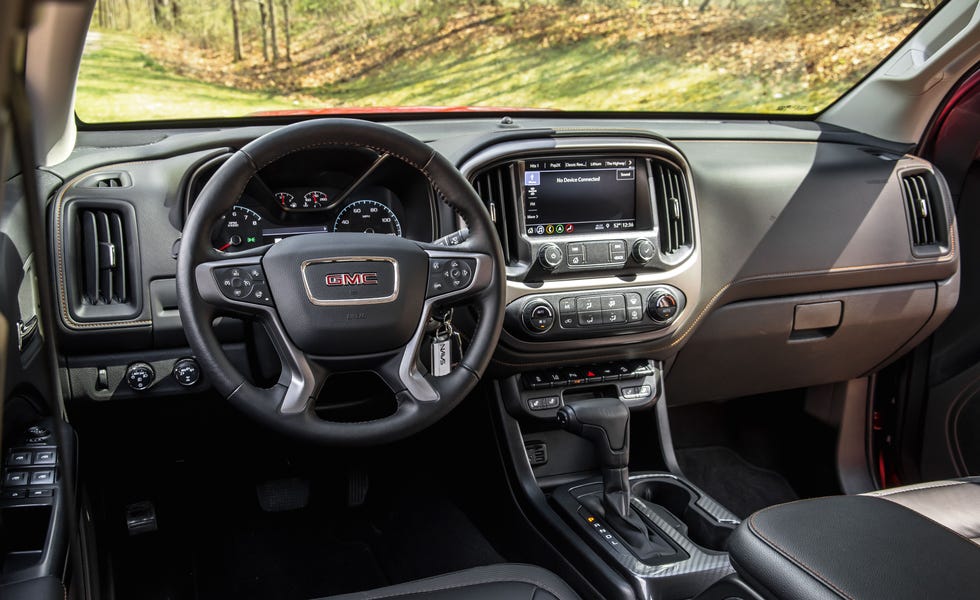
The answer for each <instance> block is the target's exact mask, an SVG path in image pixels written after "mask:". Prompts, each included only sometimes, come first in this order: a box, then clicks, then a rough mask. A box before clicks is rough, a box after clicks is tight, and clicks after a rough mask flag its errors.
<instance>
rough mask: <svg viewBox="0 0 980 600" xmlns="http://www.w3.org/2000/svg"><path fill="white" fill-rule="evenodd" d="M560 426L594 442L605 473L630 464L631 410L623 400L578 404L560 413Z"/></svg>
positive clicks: (591, 400)
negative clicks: (607, 470)
mask: <svg viewBox="0 0 980 600" xmlns="http://www.w3.org/2000/svg"><path fill="white" fill-rule="evenodd" d="M558 423H559V424H561V426H562V427H563V428H564V429H565V430H566V431H568V432H569V433H573V434H575V435H577V436H579V437H583V438H585V439H587V440H589V441H590V442H592V445H593V447H594V448H595V453H596V458H597V459H598V461H599V466H600V467H602V469H603V470H606V469H620V468H622V467H627V466H629V462H630V409H629V408H627V407H626V405H625V404H623V403H622V402H621V401H620V400H619V398H589V399H587V400H577V401H575V402H574V403H572V404H566V405H565V406H563V407H561V408H559V409H558Z"/></svg>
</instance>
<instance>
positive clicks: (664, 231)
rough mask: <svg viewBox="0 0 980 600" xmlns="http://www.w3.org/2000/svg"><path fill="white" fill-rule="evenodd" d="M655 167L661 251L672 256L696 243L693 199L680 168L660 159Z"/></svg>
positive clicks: (655, 189)
mask: <svg viewBox="0 0 980 600" xmlns="http://www.w3.org/2000/svg"><path fill="white" fill-rule="evenodd" d="M651 167H652V170H651V172H652V173H653V188H654V196H655V198H656V203H657V216H658V217H659V224H660V251H661V252H662V253H663V254H665V255H668V256H669V255H672V254H674V253H676V252H678V251H679V250H681V249H682V248H690V247H691V245H692V241H693V235H692V230H691V202H690V198H688V194H687V184H686V183H685V180H684V174H683V173H682V172H681V170H680V169H678V168H677V167H675V166H674V165H672V164H669V163H664V162H658V161H653V162H652V164H651Z"/></svg>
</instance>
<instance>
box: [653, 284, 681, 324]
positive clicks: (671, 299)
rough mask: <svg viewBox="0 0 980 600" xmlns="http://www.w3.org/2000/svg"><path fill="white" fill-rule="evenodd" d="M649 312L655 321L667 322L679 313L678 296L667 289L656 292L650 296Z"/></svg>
mask: <svg viewBox="0 0 980 600" xmlns="http://www.w3.org/2000/svg"><path fill="white" fill-rule="evenodd" d="M647 313H648V314H649V315H650V318H651V319H653V320H654V321H656V322H658V323H667V322H668V321H670V320H671V319H673V318H674V316H675V315H676V314H677V298H676V297H675V296H674V295H673V294H671V293H670V292H667V291H660V292H656V293H655V294H653V295H652V296H650V301H649V304H648V305H647Z"/></svg>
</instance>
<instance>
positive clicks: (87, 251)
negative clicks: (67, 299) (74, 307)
mask: <svg viewBox="0 0 980 600" xmlns="http://www.w3.org/2000/svg"><path fill="white" fill-rule="evenodd" d="M78 227H79V230H80V231H81V236H79V242H80V244H79V249H78V250H79V258H80V262H81V267H82V298H83V299H84V301H85V302H87V303H88V304H92V305H98V304H117V303H125V302H126V301H127V300H128V299H129V282H128V281H127V279H128V278H127V264H126V232H125V229H124V227H123V220H122V216H121V215H120V214H119V212H118V211H114V210H81V211H79V212H78Z"/></svg>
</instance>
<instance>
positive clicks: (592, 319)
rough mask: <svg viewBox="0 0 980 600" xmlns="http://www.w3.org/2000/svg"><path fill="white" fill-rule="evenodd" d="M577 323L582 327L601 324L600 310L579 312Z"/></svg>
mask: <svg viewBox="0 0 980 600" xmlns="http://www.w3.org/2000/svg"><path fill="white" fill-rule="evenodd" d="M578 324H579V325H582V326H584V327H590V326H592V325H601V324H602V312H600V311H598V310H596V311H592V312H580V313H579V314H578Z"/></svg>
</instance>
